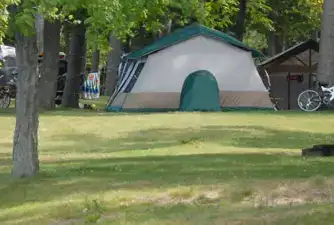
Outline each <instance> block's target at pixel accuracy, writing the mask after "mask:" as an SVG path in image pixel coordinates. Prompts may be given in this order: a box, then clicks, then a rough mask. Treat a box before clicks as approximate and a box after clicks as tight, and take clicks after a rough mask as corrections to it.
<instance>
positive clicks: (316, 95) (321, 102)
mask: <svg viewBox="0 0 334 225" xmlns="http://www.w3.org/2000/svg"><path fill="white" fill-rule="evenodd" d="M333 100H334V86H331V87H325V86H324V85H320V91H315V90H312V89H308V90H305V91H303V92H301V93H300V94H299V95H298V98H297V103H298V106H299V108H300V109H301V110H303V111H305V112H314V111H317V110H318V109H319V108H320V107H321V106H329V105H330V104H331V103H332V101H333Z"/></svg>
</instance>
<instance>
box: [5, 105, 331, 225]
mask: <svg viewBox="0 0 334 225" xmlns="http://www.w3.org/2000/svg"><path fill="white" fill-rule="evenodd" d="M0 121H1V126H0V146H1V148H0V181H1V182H0V224H1V225H14V224H15V225H16V224H17V225H19V224H20V225H30V224H31V225H79V224H102V225H109V224H112V225H130V224H131V225H154V224H159V225H172V224H173V225H206V224H210V225H224V224H228V225H230V224H231V225H232V224H233V225H237V224H240V225H241V224H247V225H261V224H268V225H269V224H270V225H273V224H279V225H289V224H309V225H311V224H312V225H314V224H321V225H326V224H333V219H334V206H333V205H332V203H333V199H334V189H333V188H334V177H333V176H334V166H333V163H334V159H332V158H302V157H301V156H300V149H301V148H304V147H308V146H311V145H313V144H316V143H333V140H334V132H333V126H334V117H333V115H332V114H330V113H323V112H318V113H311V114H309V113H297V112H225V113H161V114H112V113H103V112H89V111H84V112H82V111H76V110H74V111H60V110H57V111H55V112H45V113H42V115H41V118H40V129H39V131H40V132H39V137H40V139H39V144H40V147H39V153H40V163H41V172H40V175H39V176H37V177H35V178H32V179H24V180H13V179H12V178H10V176H9V173H10V169H11V168H10V167H11V151H12V135H13V129H14V125H15V118H14V115H13V114H11V113H10V112H9V111H8V110H7V111H4V112H1V111H0Z"/></svg>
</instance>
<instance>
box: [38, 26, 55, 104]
mask: <svg viewBox="0 0 334 225" xmlns="http://www.w3.org/2000/svg"><path fill="white" fill-rule="evenodd" d="M43 42H44V47H43V48H44V57H43V65H42V71H41V74H42V75H41V78H40V80H39V84H38V85H39V106H40V107H41V108H44V109H54V108H55V96H56V92H57V77H58V70H59V50H60V21H58V20H57V21H53V22H49V21H47V20H45V22H44V41H43Z"/></svg>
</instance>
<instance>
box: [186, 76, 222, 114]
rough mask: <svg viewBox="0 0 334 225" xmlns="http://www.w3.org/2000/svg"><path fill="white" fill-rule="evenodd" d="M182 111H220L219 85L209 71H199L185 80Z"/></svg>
mask: <svg viewBox="0 0 334 225" xmlns="http://www.w3.org/2000/svg"><path fill="white" fill-rule="evenodd" d="M180 110H181V111H220V102H219V88H218V83H217V81H216V78H215V77H214V76H213V75H212V74H211V73H210V72H209V71H206V70H198V71H196V72H193V73H191V74H190V75H189V76H188V77H187V78H186V79H185V81H184V83H183V87H182V92H181V99H180Z"/></svg>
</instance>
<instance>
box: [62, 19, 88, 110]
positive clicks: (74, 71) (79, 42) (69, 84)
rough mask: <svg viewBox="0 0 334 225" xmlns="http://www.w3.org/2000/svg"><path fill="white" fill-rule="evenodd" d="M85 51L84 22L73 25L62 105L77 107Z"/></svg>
mask: <svg viewBox="0 0 334 225" xmlns="http://www.w3.org/2000/svg"><path fill="white" fill-rule="evenodd" d="M85 52H86V27H85V25H84V23H80V24H78V25H75V26H73V29H72V32H71V41H70V47H69V57H68V73H67V77H66V83H65V88H64V94H63V100H62V105H63V106H64V107H69V108H78V104H79V96H80V85H81V83H82V75H83V73H84V70H83V65H84V64H85Z"/></svg>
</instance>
